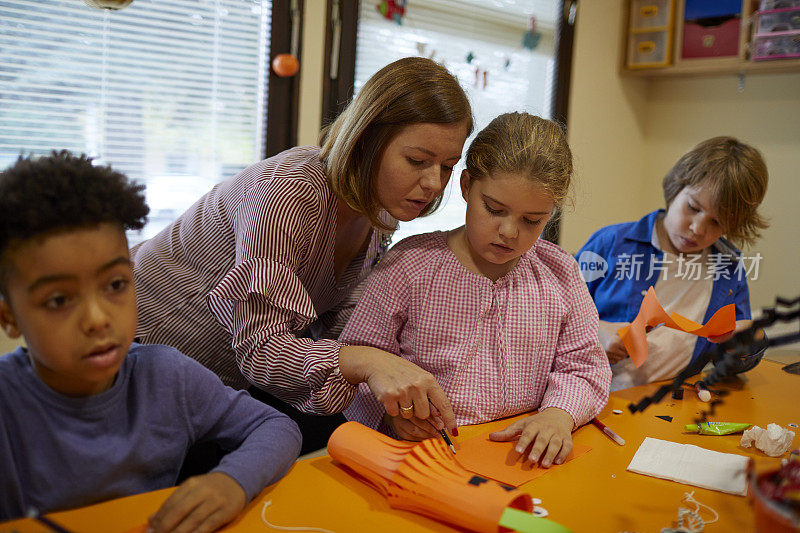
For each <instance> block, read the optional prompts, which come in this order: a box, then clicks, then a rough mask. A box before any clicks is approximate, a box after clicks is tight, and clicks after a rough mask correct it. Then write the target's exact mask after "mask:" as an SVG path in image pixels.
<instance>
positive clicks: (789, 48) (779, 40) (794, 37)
mask: <svg viewBox="0 0 800 533" xmlns="http://www.w3.org/2000/svg"><path fill="white" fill-rule="evenodd" d="M752 50H753V61H764V60H766V59H790V58H797V57H800V31H787V32H779V33H765V34H761V35H754V36H753V49H752Z"/></svg>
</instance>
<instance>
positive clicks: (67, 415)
mask: <svg viewBox="0 0 800 533" xmlns="http://www.w3.org/2000/svg"><path fill="white" fill-rule="evenodd" d="M206 440H214V441H216V442H218V443H219V444H220V446H221V447H222V448H223V449H224V450H230V453H228V454H227V455H226V456H225V457H223V459H222V461H221V462H220V464H219V466H217V467H216V468H214V469H213V471H217V472H224V473H226V474H228V475H229V476H231V477H232V478H233V479H234V480H236V481H237V482H238V483H239V484H240V485H241V486H242V488H243V489H244V491H245V494H246V496H247V499H248V500H250V499H251V498H253V497H254V496H255V495H256V494H258V493H259V492H260V491H261V490H262V489H263V488H264V487H265V486H266V485H268V484H270V483H273V482H275V481H277V480H278V479H280V478H281V477H282V476H283V475H284V474H285V473H286V472H287V470H288V469H289V467H290V466H291V465H292V463H293V461H294V460H295V458H296V457H297V454H298V453H299V450H300V432H299V430H298V428H297V425H296V424H295V423H294V422H293V421H292V420H291V419H290V418H289V417H287V416H286V415H284V414H282V413H280V412H278V411H276V410H275V409H273V408H272V407H269V406H267V405H265V404H262V403H261V402H259V401H257V400H255V399H253V398H252V397H250V395H249V394H247V393H246V392H244V391H235V390H233V389H231V388H230V387H226V386H225V385H223V384H222V382H221V381H220V380H219V378H218V377H217V376H216V375H215V374H214V373H213V372H211V371H210V370H208V369H206V368H205V367H203V366H202V365H200V364H199V363H197V362H196V361H194V360H193V359H191V358H189V357H186V356H184V355H183V354H181V353H180V352H178V351H177V350H175V349H174V348H170V347H168V346H162V345H149V346H142V345H138V344H133V345H132V346H131V349H130V351H129V353H128V356H127V357H126V358H125V361H124V362H123V363H122V366H121V367H120V370H119V373H118V374H117V377H116V380H115V381H114V384H113V385H112V386H111V388H110V389H108V390H106V391H104V392H101V393H99V394H95V395H93V396H87V397H82V398H72V397H68V396H64V395H62V394H59V393H57V392H56V391H54V390H52V389H51V388H49V387H48V386H47V385H45V384H44V382H42V380H41V379H40V378H39V376H38V375H37V374H36V372H35V371H34V369H33V368H32V367H31V364H30V361H29V358H28V354H27V351H26V350H25V349H24V348H18V349H17V350H16V351H14V352H11V353H9V354H6V355H5V356H3V357H0V520H6V519H11V518H17V517H20V516H23V515H24V514H25V513H26V512H27V511H28V509H29V508H31V507H34V508H36V509H37V510H38V511H40V512H49V511H54V510H60V509H67V508H73V507H79V506H84V505H89V504H92V503H96V502H99V501H103V500H107V499H111V498H118V497H121V496H128V495H131V494H137V493H140V492H147V491H152V490H156V489H162V488H165V487H170V486H172V485H174V484H175V481H176V479H177V477H178V473H179V470H180V468H181V464H182V463H183V459H184V456H185V455H186V450H187V449H188V448H189V446H190V445H191V444H193V443H195V442H198V441H206Z"/></svg>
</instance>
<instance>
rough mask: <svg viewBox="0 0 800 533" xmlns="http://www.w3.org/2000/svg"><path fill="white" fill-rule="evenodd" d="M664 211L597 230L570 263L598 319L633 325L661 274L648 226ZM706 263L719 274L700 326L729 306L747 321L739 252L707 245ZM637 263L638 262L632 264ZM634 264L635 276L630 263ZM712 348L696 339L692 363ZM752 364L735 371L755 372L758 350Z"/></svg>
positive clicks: (747, 301) (659, 256) (718, 244)
mask: <svg viewBox="0 0 800 533" xmlns="http://www.w3.org/2000/svg"><path fill="white" fill-rule="evenodd" d="M660 213H664V210H663V209H659V210H657V211H653V212H652V213H650V214H648V215H646V216H645V217H643V218H641V219H640V220H638V221H636V222H624V223H622V224H614V225H611V226H606V227H605V228H602V229H600V230H598V231H596V232H595V233H594V234H593V235H592V236H591V237H589V240H588V241H587V242H586V244H584V245H583V247H582V248H581V249H580V250H579V251H578V253H577V255H576V256H575V258H576V259H577V261H578V266H579V267H580V269H581V274H582V275H583V278H584V280H586V285H587V287H588V289H589V293H590V294H591V295H592V298H594V303H595V305H596V306H597V312H598V314H599V316H600V320H605V321H606V322H632V321H633V319H634V318H636V315H637V314H638V313H639V308H640V307H641V305H642V300H643V299H644V294H645V293H646V291H647V289H648V288H650V287H653V286H655V284H656V282H657V281H658V276H659V274H660V270H659V269H658V268H655V265H654V263H658V262H660V261H662V260H663V257H664V252H662V251H661V250H659V249H658V248H656V247H655V246H653V243H652V236H653V227H654V225H655V223H656V219H657V218H658V216H659V214H660ZM711 252H712V254H711V256H710V257H711V258H712V259H713V260H714V261H715V263H716V265H715V268H716V269H717V270H718V272H719V275H718V276H716V279H715V280H714V281H713V287H712V290H711V299H710V301H709V303H708V308H707V309H706V313H705V317H704V318H703V323H705V322H707V321H708V319H709V318H711V317H712V316H713V314H714V313H716V312H717V311H718V310H719V309H720V308H721V307H723V306H725V305H727V304H731V303H732V304H734V305H735V307H736V320H747V319H749V318H750V293H749V291H748V288H747V276H746V272H745V269H744V267H743V266H742V264H741V262H740V259H741V252H740V251H739V250H737V249H736V248H734V247H733V246H732V245H731V244H730V243H728V241H726V240H724V239H719V240H718V241H717V242H715V243H714V244H713V245H712V250H711ZM632 258H637V261H632ZM633 263H636V264H638V265H639V266H638V275H624V276H621V275H618V273H619V272H620V271H621V270H627V272H626V274H636V273H635V272H633V269H632V268H630V264H633ZM713 347H714V344H713V343H711V342H709V341H708V340H707V339H705V338H702V337H698V338H697V342H696V343H695V348H694V352H693V353H692V361H694V360H695V359H696V358H697V357H698V356H699V355H700V354H702V353H705V352H706V351H708V350H711V349H712V348H713ZM754 355H757V356H758V357H757V358H755V360H751V359H749V358H748V360H747V364H746V365H743V366H741V367H739V368H737V371H739V372H742V371H744V370H749V369H750V368H752V367H754V366H755V365H756V364H757V363H758V361H759V360H760V359H761V356H762V355H763V350H762V351H761V352H760V353H759V354H754Z"/></svg>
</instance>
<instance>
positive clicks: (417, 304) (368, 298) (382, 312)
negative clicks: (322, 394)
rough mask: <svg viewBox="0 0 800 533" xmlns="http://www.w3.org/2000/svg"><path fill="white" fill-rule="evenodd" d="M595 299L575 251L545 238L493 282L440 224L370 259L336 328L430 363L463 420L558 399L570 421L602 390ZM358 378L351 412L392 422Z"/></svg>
mask: <svg viewBox="0 0 800 533" xmlns="http://www.w3.org/2000/svg"><path fill="white" fill-rule="evenodd" d="M597 326H598V318H597V309H596V308H595V306H594V303H593V302H592V299H591V297H590V296H589V293H588V291H587V290H586V283H585V282H584V281H583V279H582V278H581V276H580V274H579V272H578V267H577V264H576V262H575V259H574V258H573V257H572V256H571V255H569V254H567V253H566V252H565V251H563V250H562V249H561V248H559V247H558V246H556V245H554V244H551V243H549V242H547V241H544V240H541V239H540V240H539V241H537V242H536V244H535V245H534V246H533V248H531V249H530V250H529V251H527V252H526V253H525V254H523V255H522V256H521V257H520V259H519V262H518V263H517V265H516V266H515V267H514V268H513V269H512V270H511V271H510V272H509V273H508V274H506V275H505V276H503V277H501V278H500V279H498V280H497V281H496V282H492V280H490V279H488V278H486V277H484V276H480V275H478V274H474V273H472V272H469V271H468V270H467V269H466V268H465V267H464V266H463V265H462V264H461V263H460V262H459V260H458V259H457V258H456V256H455V255H454V254H453V252H452V251H451V250H450V249H449V248H448V247H447V234H446V233H444V232H440V231H439V232H434V233H427V234H424V235H416V236H413V237H409V238H408V239H405V240H403V241H402V242H400V243H398V244H397V245H396V246H395V247H394V248H392V249H391V250H390V251H389V252H388V254H387V255H386V258H385V259H383V261H381V263H380V264H379V265H378V266H377V267H376V269H375V270H374V271H373V273H372V275H371V276H370V278H369V279H368V280H367V284H366V286H365V288H364V292H363V294H362V297H361V300H360V301H359V303H358V305H357V306H356V309H355V311H354V312H353V315H352V316H351V317H350V320H349V321H348V323H347V325H346V326H345V328H344V330H343V331H342V335H341V337H340V340H341V341H342V342H346V343H349V344H358V345H367V346H374V347H376V348H380V349H382V350H386V351H388V352H391V353H395V354H398V355H400V356H401V357H404V358H406V359H408V360H409V361H411V362H413V363H416V364H417V365H419V366H420V367H422V368H424V369H426V370H427V371H429V372H431V373H432V374H433V376H434V377H435V378H436V380H437V381H438V382H439V385H440V386H441V387H442V389H443V390H444V392H445V393H446V394H447V396H448V398H449V399H450V402H451V403H452V405H453V409H454V411H455V415H456V420H457V422H458V424H459V425H461V424H476V423H480V422H486V421H489V420H495V419H497V418H502V417H506V416H511V415H515V414H518V413H522V412H525V411H530V410H532V409H536V408H540V409H544V408H546V407H559V408H561V409H564V410H565V411H567V412H569V413H570V414H571V415H572V418H573V420H574V421H575V424H576V426H578V425H581V424H585V423H586V422H588V421H590V420H591V419H592V418H593V417H594V416H596V415H597V414H598V413H599V412H600V411H601V410H602V408H603V407H604V406H605V404H606V402H607V401H608V394H609V386H610V383H611V370H610V368H609V364H608V358H607V357H606V355H605V353H604V352H603V348H602V347H601V346H600V341H599V339H598V336H597ZM384 413H385V411H384V409H383V406H382V405H381V404H380V403H379V402H378V401H377V399H376V398H375V397H374V396H373V395H372V393H371V392H370V390H369V388H368V387H367V386H366V385H364V384H361V385H360V387H359V390H358V393H357V394H356V398H355V400H354V401H353V403H352V404H351V405H350V407H349V408H348V409H347V410H346V411H345V416H346V417H347V418H348V419H349V420H356V421H358V422H361V423H363V424H365V425H367V426H369V427H372V428H377V429H379V430H381V431H384V432H387V433H388V432H389V429H388V427H386V425H385V424H384V423H383V421H382V417H383V415H384Z"/></svg>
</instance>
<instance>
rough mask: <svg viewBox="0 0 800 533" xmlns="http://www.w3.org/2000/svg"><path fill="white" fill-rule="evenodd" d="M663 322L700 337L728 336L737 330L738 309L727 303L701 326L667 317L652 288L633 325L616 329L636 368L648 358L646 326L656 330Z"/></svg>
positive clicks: (676, 314) (678, 316) (645, 297)
mask: <svg viewBox="0 0 800 533" xmlns="http://www.w3.org/2000/svg"><path fill="white" fill-rule="evenodd" d="M662 323H663V324H664V326H666V327H668V328H672V329H677V330H678V331H685V332H686V333H691V334H692V335H697V336H698V337H711V336H719V335H725V334H726V333H730V332H731V331H733V330H734V328H736V308H735V307H734V306H733V304H728V305H726V306H725V307H722V308H720V309H719V310H718V311H717V312H716V313H714V316H712V317H711V318H709V319H708V322H706V323H705V324H698V323H697V322H695V321H694V320H689V319H688V318H686V317H684V316H681V315H679V314H678V313H672V314H671V315H668V314H667V312H666V311H664V308H663V307H661V304H660V303H658V298H656V291H655V290H653V287H650V288H649V289H647V294H645V295H644V299H643V300H642V305H641V307H640V308H639V314H638V315H636V318H634V319H633V322H631V323H630V324H629V325H627V326H625V327H623V328H620V329H618V330H617V333H619V336H620V338H622V343H623V344H624V345H625V349H626V350H627V351H628V355H630V356H631V359H632V360H633V364H634V365H635V366H636V368H639V367H640V366H642V363H644V362H645V360H646V359H647V326H649V327H655V326H657V325H658V324H662Z"/></svg>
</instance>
